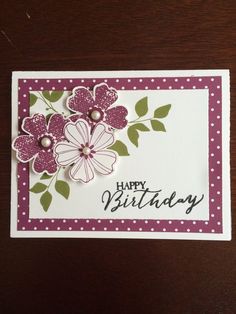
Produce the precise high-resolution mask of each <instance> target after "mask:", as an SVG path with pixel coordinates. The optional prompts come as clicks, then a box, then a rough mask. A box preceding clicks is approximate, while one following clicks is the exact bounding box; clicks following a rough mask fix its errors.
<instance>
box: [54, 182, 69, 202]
mask: <svg viewBox="0 0 236 314" xmlns="http://www.w3.org/2000/svg"><path fill="white" fill-rule="evenodd" d="M55 189H56V191H57V192H58V193H59V194H61V195H62V196H64V197H65V198H66V199H68V197H69V195H70V187H69V184H68V183H67V182H65V181H62V180H57V181H56V183H55Z"/></svg>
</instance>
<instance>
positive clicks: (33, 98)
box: [30, 93, 38, 107]
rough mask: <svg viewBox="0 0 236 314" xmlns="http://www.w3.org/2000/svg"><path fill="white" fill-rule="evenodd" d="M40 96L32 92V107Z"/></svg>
mask: <svg viewBox="0 0 236 314" xmlns="http://www.w3.org/2000/svg"><path fill="white" fill-rule="evenodd" d="M37 99H38V97H37V96H35V95H34V94H32V93H30V107H32V106H33V105H34V104H35V103H36V101H37Z"/></svg>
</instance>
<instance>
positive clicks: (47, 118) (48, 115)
mask: <svg viewBox="0 0 236 314" xmlns="http://www.w3.org/2000/svg"><path fill="white" fill-rule="evenodd" d="M46 109H48V108H46ZM52 115H53V114H52V113H49V114H47V115H46V120H47V122H48V121H49V119H50V117H51V116H52Z"/></svg>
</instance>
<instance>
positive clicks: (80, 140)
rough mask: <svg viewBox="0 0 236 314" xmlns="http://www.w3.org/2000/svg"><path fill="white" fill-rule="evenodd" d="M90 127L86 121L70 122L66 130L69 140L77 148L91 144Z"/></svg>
mask: <svg viewBox="0 0 236 314" xmlns="http://www.w3.org/2000/svg"><path fill="white" fill-rule="evenodd" d="M89 131H90V127H89V125H88V123H87V122H86V121H85V120H81V119H79V120H78V121H77V122H76V123H73V122H69V123H68V124H67V125H66V126H65V129H64V134H65V137H66V138H67V140H68V141H69V142H71V143H73V144H74V145H76V146H77V147H80V146H81V144H85V143H87V142H89Z"/></svg>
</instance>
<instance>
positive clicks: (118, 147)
mask: <svg viewBox="0 0 236 314" xmlns="http://www.w3.org/2000/svg"><path fill="white" fill-rule="evenodd" d="M108 149H111V150H114V151H116V152H117V153H118V155H119V156H129V152H128V149H127V146H126V145H125V144H124V143H123V142H121V141H119V140H117V141H115V143H114V144H113V145H112V146H110V147H108Z"/></svg>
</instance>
